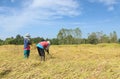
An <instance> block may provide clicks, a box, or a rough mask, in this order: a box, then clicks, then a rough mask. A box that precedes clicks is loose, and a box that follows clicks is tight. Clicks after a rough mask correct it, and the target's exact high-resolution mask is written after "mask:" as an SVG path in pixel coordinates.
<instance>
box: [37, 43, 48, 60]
mask: <svg viewBox="0 0 120 79" xmlns="http://www.w3.org/2000/svg"><path fill="white" fill-rule="evenodd" d="M36 46H37V50H38V53H39V56H40V57H41V61H45V51H46V52H47V54H49V46H50V41H42V42H39V43H38V44H37V45H36ZM44 50H45V51H44Z"/></svg>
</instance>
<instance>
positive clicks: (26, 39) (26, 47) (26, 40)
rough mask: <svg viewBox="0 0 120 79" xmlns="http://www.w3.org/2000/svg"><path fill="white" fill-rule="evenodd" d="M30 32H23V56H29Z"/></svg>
mask: <svg viewBox="0 0 120 79" xmlns="http://www.w3.org/2000/svg"><path fill="white" fill-rule="evenodd" d="M30 44H31V42H30V34H29V33H27V34H25V37H24V58H29V55H30Z"/></svg>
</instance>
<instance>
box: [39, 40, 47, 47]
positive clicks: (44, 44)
mask: <svg viewBox="0 0 120 79" xmlns="http://www.w3.org/2000/svg"><path fill="white" fill-rule="evenodd" d="M40 45H42V46H43V48H47V46H48V45H49V44H48V42H47V41H43V42H40Z"/></svg>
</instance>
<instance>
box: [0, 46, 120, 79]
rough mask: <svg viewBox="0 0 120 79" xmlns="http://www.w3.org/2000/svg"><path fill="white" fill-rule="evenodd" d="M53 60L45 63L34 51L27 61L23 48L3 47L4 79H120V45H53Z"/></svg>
mask: <svg viewBox="0 0 120 79" xmlns="http://www.w3.org/2000/svg"><path fill="white" fill-rule="evenodd" d="M50 53H51V55H52V56H49V55H47V54H46V61H45V62H41V61H40V57H39V55H38V53H37V50H36V49H35V46H32V48H31V54H30V58H29V59H24V58H23V46H20V45H19V46H16V45H7V46H6V45H4V46H0V79H120V45H119V44H98V45H90V44H88V45H84V44H82V45H52V46H51V47H50Z"/></svg>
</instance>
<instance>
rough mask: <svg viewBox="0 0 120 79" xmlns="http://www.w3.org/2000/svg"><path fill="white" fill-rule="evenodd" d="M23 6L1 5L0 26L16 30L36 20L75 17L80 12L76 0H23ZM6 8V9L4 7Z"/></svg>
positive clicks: (13, 0)
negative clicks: (18, 7)
mask: <svg viewBox="0 0 120 79" xmlns="http://www.w3.org/2000/svg"><path fill="white" fill-rule="evenodd" d="M21 1H25V2H24V3H23V4H21V5H22V8H20V9H16V7H17V5H16V7H7V6H6V7H3V6H0V27H2V28H4V30H6V31H14V30H17V29H20V28H22V27H25V26H27V24H30V23H33V22H34V21H38V20H39V21H40V20H50V19H58V18H63V17H64V16H68V17H73V16H77V15H79V14H80V12H78V8H79V4H78V3H77V1H76V0H21ZM11 2H15V0H11ZM4 8H6V9H4Z"/></svg>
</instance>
